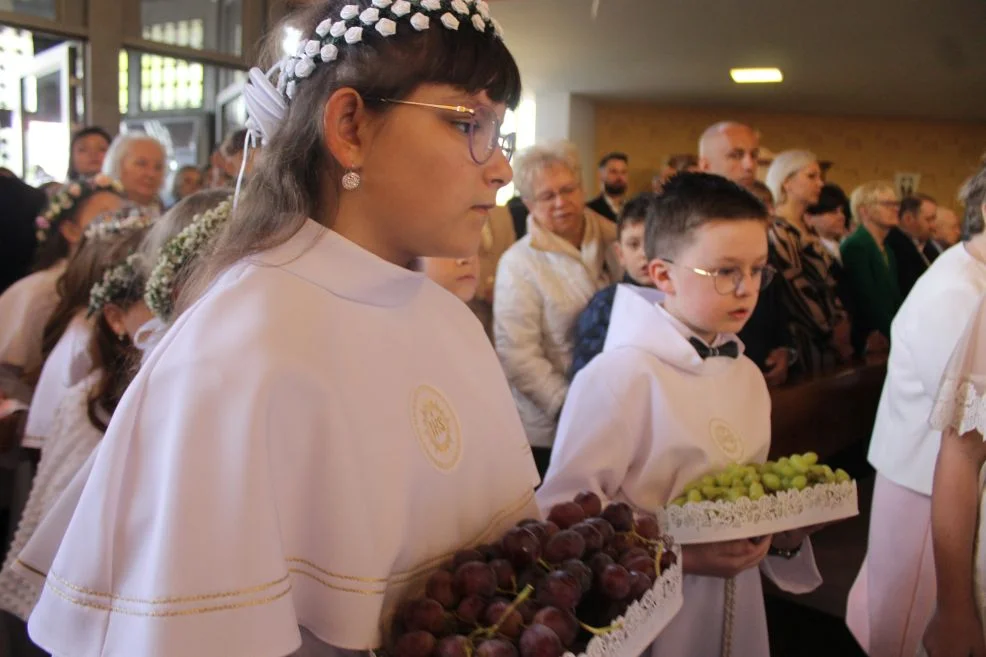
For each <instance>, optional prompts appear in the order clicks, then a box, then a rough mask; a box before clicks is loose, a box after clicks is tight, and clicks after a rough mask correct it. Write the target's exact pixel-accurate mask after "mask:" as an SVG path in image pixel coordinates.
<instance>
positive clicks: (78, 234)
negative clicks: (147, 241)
mask: <svg viewBox="0 0 986 657" xmlns="http://www.w3.org/2000/svg"><path fill="white" fill-rule="evenodd" d="M121 194H122V189H121V188H120V186H119V183H116V182H115V181H113V180H111V179H110V178H107V177H106V176H96V177H95V178H93V179H92V180H89V181H79V182H73V183H70V184H68V185H65V186H64V187H62V188H61V190H60V191H59V192H57V193H56V194H55V195H54V198H53V199H52V200H51V203H50V204H49V206H48V208H47V209H46V211H45V212H44V214H42V215H41V216H40V217H38V218H37V220H36V221H35V223H36V225H37V238H38V242H39V247H38V256H37V264H36V267H35V273H33V274H31V275H30V276H27V277H25V278H22V279H21V280H19V281H18V282H17V283H15V284H14V285H11V286H10V287H9V288H7V290H6V291H4V293H3V295H2V296H0V366H2V367H3V368H4V369H5V370H7V372H8V373H9V374H12V375H14V376H22V375H24V374H27V373H31V372H33V373H34V374H35V376H36V375H37V372H38V371H39V369H40V367H41V363H42V348H41V344H42V336H43V333H44V327H45V323H46V322H47V321H48V318H49V316H50V315H51V312H52V311H53V310H54V309H55V306H56V305H57V304H58V293H57V291H56V283H57V281H58V278H59V277H60V276H61V275H62V273H63V272H64V271H65V265H66V262H67V260H68V258H69V257H70V256H71V255H72V254H73V253H75V251H76V249H77V248H78V245H79V242H80V240H81V239H82V236H83V234H84V233H85V230H86V227H87V226H88V225H89V223H90V222H92V220H93V219H95V218H96V217H97V216H99V215H101V214H103V213H107V212H113V211H115V210H118V209H119V208H120V207H121V206H122V205H123V199H122V197H121Z"/></svg>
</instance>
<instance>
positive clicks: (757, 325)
mask: <svg viewBox="0 0 986 657" xmlns="http://www.w3.org/2000/svg"><path fill="white" fill-rule="evenodd" d="M759 156H760V135H759V134H757V131H756V130H754V129H753V128H751V127H750V126H747V125H743V124H742V123H736V122H735V121H722V122H720V123H716V124H715V125H711V126H709V127H708V128H707V129H706V130H705V132H703V133H702V137H701V138H700V139H699V142H698V168H699V169H700V170H701V171H707V172H708V173H714V174H716V175H719V176H722V177H723V178H728V179H729V180H732V181H733V182H734V183H736V184H738V185H740V186H742V187H746V188H747V189H752V187H753V185H754V184H755V183H756V182H757V159H758V158H759ZM770 253H771V256H773V247H770ZM771 259H772V260H773V257H771ZM780 295H781V288H780V286H778V285H777V284H776V283H775V284H772V285H768V286H767V288H766V289H765V290H764V291H763V292H761V293H760V299H759V300H758V301H757V306H756V308H754V310H753V314H752V315H751V316H750V320H749V321H748V322H747V323H746V326H744V327H743V330H742V331H740V332H739V338H740V340H742V341H743V345H744V347H745V348H746V349H745V351H746V355H747V356H749V358H750V360H752V361H753V362H754V363H756V364H757V365H758V366H759V367H760V369H761V370H763V375H764V378H765V379H766V380H767V384H768V385H770V386H771V387H774V386H779V385H782V384H783V383H784V382H786V381H787V374H788V366H789V365H790V364H791V362H792V361H793V360H794V358H793V357H794V353H793V352H794V350H793V349H791V348H790V347H791V344H792V340H791V329H790V328H789V326H788V320H787V312H786V311H785V309H784V304H783V301H782V299H781V297H780Z"/></svg>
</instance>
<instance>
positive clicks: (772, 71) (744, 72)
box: [729, 68, 784, 84]
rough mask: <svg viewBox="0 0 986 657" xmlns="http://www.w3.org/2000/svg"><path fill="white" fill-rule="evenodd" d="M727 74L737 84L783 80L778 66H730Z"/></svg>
mask: <svg viewBox="0 0 986 657" xmlns="http://www.w3.org/2000/svg"><path fill="white" fill-rule="evenodd" d="M729 75H730V77H732V78H733V82H735V83H737V84H763V83H766V82H781V81H783V80H784V74H783V73H781V69H779V68H731V69H729Z"/></svg>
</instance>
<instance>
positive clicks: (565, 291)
mask: <svg viewBox="0 0 986 657" xmlns="http://www.w3.org/2000/svg"><path fill="white" fill-rule="evenodd" d="M514 182H515V184H516V185H517V189H518V191H519V193H520V196H521V198H522V199H523V201H524V204H525V205H526V206H527V208H528V211H529V212H530V214H529V216H528V219H527V235H525V236H524V237H523V239H521V240H520V241H518V242H517V243H515V244H514V245H513V246H512V247H510V248H509V249H508V250H507V251H506V253H504V254H503V257H502V258H501V259H500V263H499V266H498V268H497V276H496V287H495V293H494V295H493V333H494V340H495V343H496V351H497V354H498V355H499V357H500V361H501V362H502V363H503V367H504V370H505V371H506V374H507V380H508V381H509V382H510V386H511V388H512V390H513V393H514V398H515V399H516V401H517V407H518V410H519V411H520V417H521V420H523V422H524V428H525V430H526V431H527V438H528V440H529V441H530V443H531V446H532V448H533V451H534V458H535V461H537V464H538V469H539V470H540V472H541V473H542V475H543V474H544V472H545V471H546V470H547V467H548V460H549V457H550V454H551V445H552V443H553V442H554V437H555V429H556V428H557V423H558V415H559V414H560V412H561V407H562V404H563V403H564V401H565V396H566V394H567V393H568V378H567V376H566V373H567V372H568V370H569V367H570V366H571V364H572V350H573V347H574V344H573V337H572V329H573V326H574V324H575V320H576V318H577V317H578V314H579V313H580V312H581V311H582V310H583V309H584V308H585V307H586V305H587V304H588V303H589V299H591V298H592V296H593V295H594V294H595V293H596V292H597V291H598V290H600V289H602V288H604V287H606V286H607V285H609V284H611V283H613V282H616V281H619V280H620V277H621V271H620V266H619V264H618V261H617V259H616V254H615V251H614V249H613V248H612V247H613V243H614V242H615V241H616V226H615V225H614V224H613V223H612V222H610V221H608V220H606V219H604V218H603V217H602V216H600V215H599V214H597V213H595V212H593V211H592V210H590V209H588V208H587V207H586V205H585V192H584V190H583V189H582V170H581V166H580V164H579V155H578V152H577V151H576V149H575V147H574V146H573V145H572V144H570V143H568V142H555V143H551V144H543V145H539V146H534V147H533V148H530V149H528V150H527V151H525V152H523V153H520V154H518V156H517V157H516V158H515V163H514Z"/></svg>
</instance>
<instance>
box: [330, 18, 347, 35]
mask: <svg viewBox="0 0 986 657" xmlns="http://www.w3.org/2000/svg"><path fill="white" fill-rule="evenodd" d="M345 33H346V21H337V22H335V23H333V24H332V27H331V28H329V34H331V35H332V36H334V37H335V38H337V39H338V38H339V37H341V36H342V35H343V34H345Z"/></svg>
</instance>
